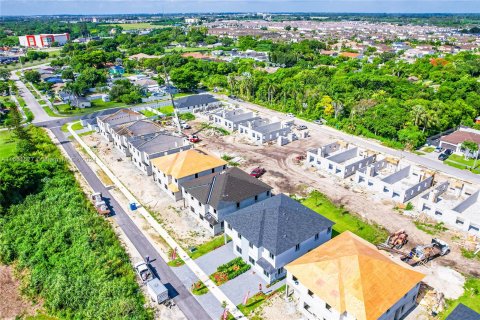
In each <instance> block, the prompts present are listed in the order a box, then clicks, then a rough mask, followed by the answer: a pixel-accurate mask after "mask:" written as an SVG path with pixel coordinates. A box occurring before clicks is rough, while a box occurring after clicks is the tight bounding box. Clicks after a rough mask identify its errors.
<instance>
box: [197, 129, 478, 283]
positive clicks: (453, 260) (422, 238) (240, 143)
mask: <svg viewBox="0 0 480 320" xmlns="http://www.w3.org/2000/svg"><path fill="white" fill-rule="evenodd" d="M202 121H204V120H195V122H194V128H198V129H199V128H200V125H199V123H200V122H202ZM199 136H200V138H201V139H202V143H201V144H202V146H203V147H205V148H206V149H207V150H209V151H210V152H213V153H215V154H217V155H223V154H228V155H231V156H235V157H241V158H242V159H243V161H241V162H239V163H240V166H239V167H240V168H241V169H244V170H245V171H247V172H249V171H250V170H252V169H253V168H255V167H257V166H261V167H264V168H265V169H266V170H267V172H266V173H265V174H264V175H263V176H262V177H261V179H262V180H263V181H264V182H266V183H268V184H269V185H271V186H272V187H273V188H274V192H276V193H280V192H283V193H286V194H296V195H300V196H306V195H307V194H308V193H309V192H310V191H312V190H314V189H316V190H319V191H320V192H322V193H324V194H325V195H327V196H328V197H329V198H330V199H331V200H332V201H333V202H334V203H335V204H337V205H339V206H340V205H342V206H344V207H345V209H347V210H349V211H350V212H352V213H354V214H357V215H359V216H361V217H362V218H364V219H365V220H367V221H373V222H376V223H377V224H379V225H381V226H383V227H385V228H386V229H387V230H388V231H390V232H395V231H397V230H398V229H404V230H406V231H407V233H408V234H409V240H410V241H409V242H408V244H407V245H406V246H405V247H404V250H410V249H411V248H412V247H414V246H416V245H420V244H428V243H430V242H431V239H432V235H429V234H427V233H425V232H424V231H422V230H419V229H418V228H417V227H416V226H415V224H414V223H413V219H412V217H411V216H408V215H405V214H402V213H401V211H399V210H395V206H396V204H395V203H394V202H393V201H390V200H385V199H379V198H375V197H373V196H372V194H369V193H367V192H365V191H363V189H361V188H359V187H357V186H355V185H354V184H353V182H352V181H351V179H348V178H347V179H340V178H338V177H334V176H331V175H328V174H323V173H321V172H319V171H317V170H315V169H313V168H309V167H305V165H304V164H303V163H298V162H297V161H296V160H295V157H296V156H298V155H306V151H307V150H309V149H312V148H318V147H319V146H321V145H324V144H327V143H331V142H333V141H335V139H334V138H333V137H331V136H319V135H314V136H310V137H308V138H307V139H299V140H297V141H294V142H292V143H289V144H287V145H285V146H278V145H277V144H275V143H271V144H267V145H264V146H256V145H252V144H251V143H250V142H246V141H245V138H243V137H241V136H240V135H239V134H237V133H232V134H230V135H227V136H221V135H218V134H211V133H209V132H206V133H203V132H199ZM435 237H438V238H440V239H443V240H445V241H446V242H447V243H449V244H450V246H451V249H452V250H451V253H450V254H449V255H448V256H445V257H441V258H437V259H436V260H435V262H436V263H437V264H438V265H441V266H448V267H452V268H454V269H455V270H457V271H459V272H461V273H466V274H470V275H473V276H477V277H478V276H480V271H479V270H480V263H479V262H478V261H475V260H471V259H467V258H464V257H463V256H462V255H461V252H460V246H461V245H462V244H461V243H458V242H454V241H453V240H452V238H453V239H455V238H458V232H456V231H449V230H447V231H444V232H439V233H438V234H437V235H435Z"/></svg>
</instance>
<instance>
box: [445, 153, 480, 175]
mask: <svg viewBox="0 0 480 320" xmlns="http://www.w3.org/2000/svg"><path fill="white" fill-rule="evenodd" d="M474 162H475V160H473V159H465V158H464V157H463V156H459V155H457V154H452V155H451V156H450V157H448V159H447V160H445V161H444V162H443V163H444V164H448V165H449V166H451V167H455V168H458V169H467V170H470V171H472V172H473V173H477V174H478V173H480V160H477V163H476V167H475V169H474V170H471V169H470V168H472V166H473V164H474Z"/></svg>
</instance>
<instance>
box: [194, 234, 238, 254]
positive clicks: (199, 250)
mask: <svg viewBox="0 0 480 320" xmlns="http://www.w3.org/2000/svg"><path fill="white" fill-rule="evenodd" d="M231 240H232V239H231V238H230V237H228V238H227V241H231ZM224 244H225V240H224V238H223V235H221V236H218V237H215V238H213V239H212V240H210V241H209V242H205V243H204V244H202V245H200V246H198V247H196V250H195V251H193V252H190V251H189V250H187V251H188V255H189V256H190V258H192V259H197V258H200V257H201V256H203V255H204V254H207V253H209V252H210V251H213V250H215V249H217V248H220V247H221V246H223V245H224Z"/></svg>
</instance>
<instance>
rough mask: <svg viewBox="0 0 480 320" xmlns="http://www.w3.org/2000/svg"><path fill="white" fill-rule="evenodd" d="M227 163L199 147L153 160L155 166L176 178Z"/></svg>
mask: <svg viewBox="0 0 480 320" xmlns="http://www.w3.org/2000/svg"><path fill="white" fill-rule="evenodd" d="M226 164H227V162H226V161H224V160H222V159H220V158H217V157H214V156H212V155H209V154H208V153H206V152H204V151H201V150H198V149H190V150H187V151H182V152H177V153H174V154H169V155H166V156H163V157H160V158H156V159H153V160H152V165H153V166H154V167H156V168H157V169H158V170H159V171H161V172H163V173H165V174H167V175H171V176H172V177H174V178H175V179H180V178H183V177H187V176H191V175H193V174H195V173H199V172H202V171H205V170H210V169H213V168H216V167H219V166H223V165H226Z"/></svg>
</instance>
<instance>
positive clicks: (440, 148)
mask: <svg viewBox="0 0 480 320" xmlns="http://www.w3.org/2000/svg"><path fill="white" fill-rule="evenodd" d="M442 150H443V148H442V147H440V146H438V147H436V148H435V152H442Z"/></svg>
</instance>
